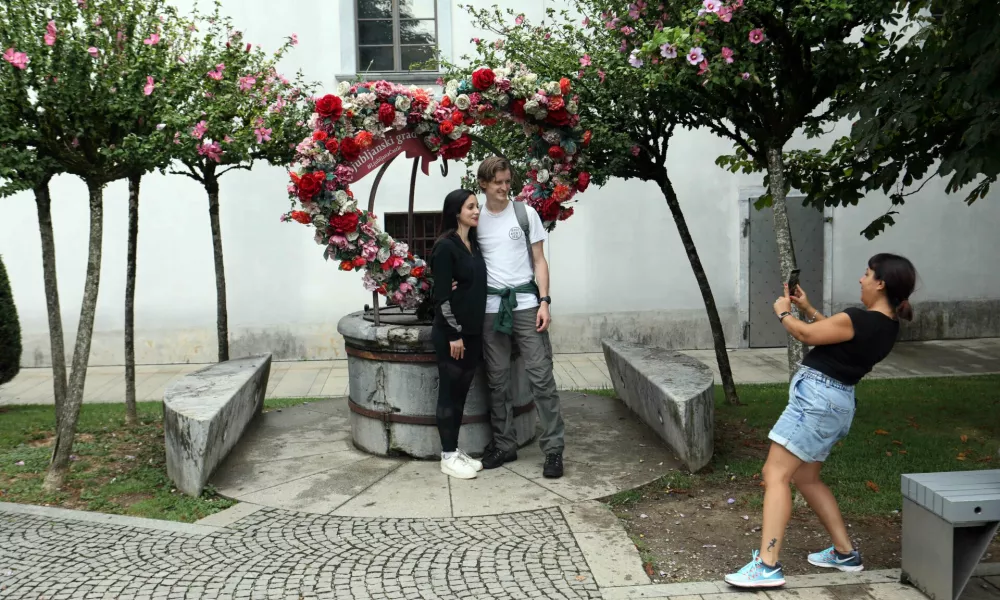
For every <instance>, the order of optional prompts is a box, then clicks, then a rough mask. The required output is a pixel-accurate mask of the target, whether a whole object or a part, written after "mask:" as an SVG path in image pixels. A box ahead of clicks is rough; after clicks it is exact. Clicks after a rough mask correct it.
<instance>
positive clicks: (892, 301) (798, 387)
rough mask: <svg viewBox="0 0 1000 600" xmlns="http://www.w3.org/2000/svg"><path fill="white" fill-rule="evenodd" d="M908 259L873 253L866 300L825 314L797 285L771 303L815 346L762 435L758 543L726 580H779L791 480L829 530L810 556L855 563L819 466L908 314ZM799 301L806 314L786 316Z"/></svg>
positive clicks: (854, 567) (757, 583) (791, 329)
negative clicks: (858, 389) (857, 388)
mask: <svg viewBox="0 0 1000 600" xmlns="http://www.w3.org/2000/svg"><path fill="white" fill-rule="evenodd" d="M916 278H917V273H916V271H915V270H914V268H913V264H912V263H911V262H910V261H909V260H907V259H905V258H903V257H902V256H896V255H894V254H876V255H875V256H873V257H872V258H871V259H870V260H869V261H868V268H867V269H866V270H865V274H864V276H863V277H862V278H861V281H860V283H861V302H862V303H863V304H864V305H865V308H848V309H847V310H845V311H844V312H841V313H837V314H835V315H833V316H830V317H824V316H823V315H821V314H820V313H819V311H818V310H816V309H815V308H813V306H812V304H810V303H809V299H808V298H807V297H806V294H805V292H804V291H802V288H801V287H799V286H796V289H795V290H793V292H794V294H793V295H789V290H788V286H787V284H786V285H785V293H784V295H783V296H781V297H780V298H778V299H777V300H776V301H775V303H774V312H775V314H777V316H778V319H779V320H780V321H781V324H782V325H784V327H785V330H786V331H788V333H789V334H791V336H792V337H794V338H795V339H797V340H799V341H801V342H803V343H805V344H806V345H807V346H813V349H812V350H811V351H810V352H809V353H808V354H807V355H806V357H805V359H804V360H803V361H802V366H801V368H800V369H799V370H798V372H797V373H796V374H795V376H794V377H792V381H791V384H790V385H789V391H788V406H786V407H785V411H784V412H783V413H782V414H781V417H779V418H778V422H777V423H776V424H775V426H774V428H773V429H771V432H770V434H769V435H768V437H769V438H770V439H771V441H772V442H773V443H772V444H771V449H770V452H769V453H768V456H767V461H766V462H765V463H764V468H763V470H762V476H763V479H764V486H765V492H764V522H763V526H762V529H761V543H760V550H759V551H757V550H755V551H754V552H753V560H751V561H750V563H749V564H747V565H746V566H745V567H743V568H742V569H740V570H739V571H738V572H736V573H732V574H729V575H726V582H727V583H729V584H730V585H733V586H736V587H745V588H768V587H778V586H781V585H784V583H785V577H784V573H783V571H782V568H781V563H780V562H778V556H779V554H780V552H781V545H782V542H783V541H784V535H785V527H786V526H787V525H788V521H789V519H791V516H792V494H791V489H790V487H789V484H790V483H792V482H794V483H795V487H796V488H797V489H798V490H799V492H801V493H802V496H803V497H805V499H806V501H807V502H808V503H809V507H810V508H812V510H813V512H815V513H816V516H818V517H819V520H820V522H821V523H823V527H825V528H826V530H827V532H829V534H830V537H831V538H832V540H833V546H831V547H830V548H827V549H826V550H823V551H822V552H817V553H815V554H810V555H809V563H810V564H813V565H815V566H818V567H827V568H832V569H838V570H840V571H861V570H862V569H864V565H863V563H862V561H861V554H860V553H859V552H858V551H857V550H856V549H855V548H854V546H853V544H852V543H851V538H850V537H849V536H848V535H847V528H846V527H845V526H844V519H843V517H842V516H841V514H840V508H839V507H838V506H837V500H836V499H835V498H834V497H833V494H832V493H831V492H830V488H828V487H827V486H826V485H825V484H824V483H823V482H822V481H820V478H819V473H820V469H821V468H822V467H823V461H825V460H826V459H827V457H828V456H829V455H830V450H831V449H832V448H833V446H834V444H836V443H837V442H838V441H840V440H841V439H843V438H844V437H845V436H846V435H847V432H848V430H850V428H851V420H852V419H853V418H854V409H855V397H854V385H855V384H856V383H857V382H858V381H860V380H861V378H862V377H864V376H865V375H866V374H868V372H869V371H871V370H872V367H874V366H875V365H876V364H877V363H879V362H880V361H882V359H884V358H885V357H886V356H888V354H889V352H890V351H891V350H892V347H893V344H895V343H896V337H897V335H898V334H899V319H901V318H902V319H906V320H910V319H912V318H913V310H912V309H911V308H910V302H909V297H910V294H911V293H912V292H913V288H914V285H915V284H916ZM792 303H795V305H796V306H797V307H798V308H799V311H800V314H802V315H803V317H804V318H805V321H802V320H799V319H797V318H795V317H794V316H792V314H791V305H792Z"/></svg>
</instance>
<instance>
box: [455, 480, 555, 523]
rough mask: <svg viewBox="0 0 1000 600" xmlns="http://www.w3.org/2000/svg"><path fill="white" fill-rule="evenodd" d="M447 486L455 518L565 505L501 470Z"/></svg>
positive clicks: (545, 490) (533, 485)
mask: <svg viewBox="0 0 1000 600" xmlns="http://www.w3.org/2000/svg"><path fill="white" fill-rule="evenodd" d="M450 483H451V506H452V514H454V516H456V517H471V516H479V515H496V514H502V513H513V512H521V511H526V510H535V509H539V508H545V507H549V506H558V505H559V504H563V503H568V502H569V501H568V500H567V499H566V498H563V497H561V496H558V495H556V494H554V493H553V492H551V491H549V490H547V489H545V488H543V487H541V486H539V485H536V484H535V483H533V482H532V481H530V480H528V479H525V478H524V477H521V476H520V475H517V474H516V473H513V472H511V471H508V470H507V469H505V468H500V469H492V470H489V471H487V470H483V471H481V472H480V473H479V476H478V477H476V478H475V479H467V480H453V481H452V482H450Z"/></svg>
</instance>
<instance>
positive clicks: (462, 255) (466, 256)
mask: <svg viewBox="0 0 1000 600" xmlns="http://www.w3.org/2000/svg"><path fill="white" fill-rule="evenodd" d="M430 266H431V273H432V274H433V275H434V327H440V328H442V329H443V330H444V332H445V333H446V334H447V336H448V339H449V340H451V341H455V340H458V339H461V338H462V336H463V334H464V335H482V334H483V319H484V318H485V315H486V261H485V260H483V255H482V254H481V253H480V252H479V249H478V247H476V245H475V244H473V250H472V251H471V252H470V251H469V248H468V247H467V246H466V245H465V243H464V242H462V240H461V238H459V237H458V235H457V234H452V235H450V236H448V237H445V238H442V239H440V240H438V242H437V243H436V244H434V250H433V251H432V252H431V260H430ZM452 281H455V282H458V287H457V288H456V289H455V290H452V289H451V284H452Z"/></svg>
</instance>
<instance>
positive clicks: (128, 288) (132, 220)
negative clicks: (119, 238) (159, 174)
mask: <svg viewBox="0 0 1000 600" xmlns="http://www.w3.org/2000/svg"><path fill="white" fill-rule="evenodd" d="M141 181H142V174H141V173H136V174H133V175H130V176H129V178H128V250H127V253H126V259H125V423H126V424H127V425H129V426H133V425H137V424H138V423H139V415H138V414H137V412H136V408H135V264H136V255H137V252H138V245H139V184H140V182H141Z"/></svg>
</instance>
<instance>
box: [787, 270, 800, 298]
mask: <svg viewBox="0 0 1000 600" xmlns="http://www.w3.org/2000/svg"><path fill="white" fill-rule="evenodd" d="M798 285H799V269H792V272H791V273H789V274H788V294H789V295H791V296H794V295H795V288H796V287H798Z"/></svg>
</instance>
